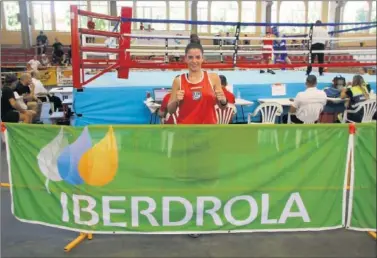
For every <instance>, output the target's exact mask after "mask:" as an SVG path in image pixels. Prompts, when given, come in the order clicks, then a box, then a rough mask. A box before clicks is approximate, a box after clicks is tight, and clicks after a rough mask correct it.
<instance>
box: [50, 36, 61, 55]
mask: <svg viewBox="0 0 377 258" xmlns="http://www.w3.org/2000/svg"><path fill="white" fill-rule="evenodd" d="M61 48H63V44H62V43H61V42H60V41H59V39H58V38H55V43H54V44H52V53H54V52H56V51H58V50H59V49H61Z"/></svg>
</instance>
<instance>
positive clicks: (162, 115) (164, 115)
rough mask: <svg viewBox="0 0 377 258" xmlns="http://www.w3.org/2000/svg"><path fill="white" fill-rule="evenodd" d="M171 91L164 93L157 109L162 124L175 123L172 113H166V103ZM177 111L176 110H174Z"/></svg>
mask: <svg viewBox="0 0 377 258" xmlns="http://www.w3.org/2000/svg"><path fill="white" fill-rule="evenodd" d="M170 95H171V93H168V94H166V95H165V97H164V98H163V100H162V103H161V107H160V108H159V110H158V115H159V117H160V119H161V120H162V121H164V124H175V122H174V117H173V115H171V114H169V113H168V103H169V99H170ZM176 113H177V112H176Z"/></svg>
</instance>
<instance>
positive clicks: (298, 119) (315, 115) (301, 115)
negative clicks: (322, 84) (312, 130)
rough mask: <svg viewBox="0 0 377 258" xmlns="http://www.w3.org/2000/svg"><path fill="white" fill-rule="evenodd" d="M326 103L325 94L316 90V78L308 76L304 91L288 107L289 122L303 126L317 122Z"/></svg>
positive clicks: (286, 118) (285, 119)
mask: <svg viewBox="0 0 377 258" xmlns="http://www.w3.org/2000/svg"><path fill="white" fill-rule="evenodd" d="M326 103H327V97H326V93H325V92H324V91H322V90H319V89H317V77H315V76H314V75H309V76H308V77H307V78H306V90H305V91H302V92H299V93H298V94H297V96H296V98H295V100H294V102H293V104H292V105H291V107H290V110H289V112H290V113H292V115H291V122H293V123H295V124H303V123H304V122H308V123H310V122H315V121H317V120H318V119H319V116H320V114H321V112H322V110H323V108H324V107H325V105H326ZM293 113H294V115H293ZM283 120H284V121H285V122H286V121H287V120H288V116H287V115H285V116H284V117H283Z"/></svg>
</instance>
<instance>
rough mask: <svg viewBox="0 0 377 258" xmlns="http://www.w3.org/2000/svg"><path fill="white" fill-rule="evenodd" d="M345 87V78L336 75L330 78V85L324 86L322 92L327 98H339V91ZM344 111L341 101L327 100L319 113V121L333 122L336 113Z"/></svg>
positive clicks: (336, 115) (335, 118)
mask: <svg viewBox="0 0 377 258" xmlns="http://www.w3.org/2000/svg"><path fill="white" fill-rule="evenodd" d="M345 87H346V78H344V77H343V76H340V75H339V76H336V77H334V79H333V80H332V84H331V86H330V87H326V88H324V89H323V90H324V92H325V93H326V96H327V97H328V98H340V93H341V91H342V90H343V89H344V88H345ZM343 112H344V103H343V102H340V103H338V102H334V101H328V102H327V104H326V106H325V108H324V110H323V112H322V115H321V123H334V122H336V120H337V117H338V114H340V113H343Z"/></svg>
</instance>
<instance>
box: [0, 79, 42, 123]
mask: <svg viewBox="0 0 377 258" xmlns="http://www.w3.org/2000/svg"><path fill="white" fill-rule="evenodd" d="M15 82H17V77H16V76H15V75H12V74H10V75H7V76H6V77H5V85H4V86H3V88H2V89H1V121H2V122H8V123H18V122H20V121H22V122H24V123H31V121H32V120H33V117H34V116H35V112H34V111H31V110H25V109H23V108H22V107H20V105H19V104H18V103H17V101H16V98H15V96H14V93H13V89H12V87H14V85H15Z"/></svg>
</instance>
